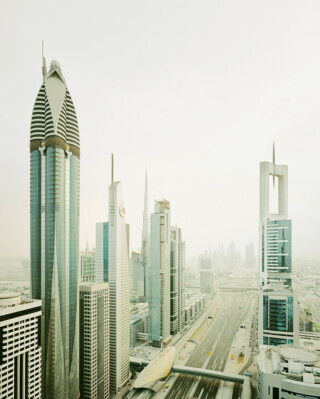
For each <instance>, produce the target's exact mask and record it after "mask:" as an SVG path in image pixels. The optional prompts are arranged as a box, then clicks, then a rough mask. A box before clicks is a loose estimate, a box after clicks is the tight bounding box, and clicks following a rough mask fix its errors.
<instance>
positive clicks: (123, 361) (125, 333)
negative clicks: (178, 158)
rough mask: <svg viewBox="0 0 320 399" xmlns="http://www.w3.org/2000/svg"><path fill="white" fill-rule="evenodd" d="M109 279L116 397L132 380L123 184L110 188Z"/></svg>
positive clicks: (111, 354)
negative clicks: (130, 370) (130, 372)
mask: <svg viewBox="0 0 320 399" xmlns="http://www.w3.org/2000/svg"><path fill="white" fill-rule="evenodd" d="M108 237H109V238H108V276H109V289H110V390H111V392H112V393H113V394H116V393H117V392H118V391H119V390H120V389H121V387H123V386H124V385H125V384H126V383H127V382H128V379H129V365H130V362H129V349H130V292H129V279H130V277H129V242H128V240H129V229H128V226H127V225H126V222H125V207H124V204H123V198H122V187H121V183H120V182H114V181H113V172H112V183H111V185H110V187H109V229H108Z"/></svg>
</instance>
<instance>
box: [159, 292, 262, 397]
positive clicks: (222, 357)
mask: <svg viewBox="0 0 320 399" xmlns="http://www.w3.org/2000/svg"><path fill="white" fill-rule="evenodd" d="M223 296H224V301H223V304H222V306H221V309H220V312H219V313H218V315H217V316H216V318H215V320H214V322H213V323H212V325H211V326H210V328H209V330H208V331H207V333H206V335H205V337H204V338H203V339H202V341H201V342H200V343H199V344H198V345H197V346H196V347H195V349H194V350H193V352H192V353H191V355H190V358H189V359H188V361H187V362H186V366H190V367H201V368H207V369H211V370H217V371H223V370H224V367H225V364H226V361H227V357H228V354H229V351H230V349H231V345H232V341H233V338H234V334H235V332H236V331H237V330H238V328H239V327H240V325H241V322H242V320H243V319H245V317H246V315H247V314H248V312H249V309H250V303H251V301H252V300H253V299H254V298H255V295H254V294H249V293H245V292H243V293H242V292H237V294H232V293H223ZM209 353H211V354H209ZM220 382H221V381H220V380H214V379H209V378H200V379H199V378H195V377H189V376H182V375H181V376H180V375H179V376H178V377H177V379H176V380H175V382H174V383H173V385H172V386H171V387H170V389H169V391H168V394H167V395H166V399H176V398H181V399H182V398H188V397H189V396H192V397H195V398H198V399H211V398H215V397H216V394H217V392H218V389H219V385H220ZM238 394H239V393H238Z"/></svg>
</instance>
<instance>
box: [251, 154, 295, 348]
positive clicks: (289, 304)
mask: <svg viewBox="0 0 320 399" xmlns="http://www.w3.org/2000/svg"><path fill="white" fill-rule="evenodd" d="M270 180H272V183H273V184H272V185H273V189H274V190H275V189H276V188H278V190H277V191H278V192H277V193H276V194H277V200H278V209H277V210H276V211H275V212H273V213H271V212H270V185H271V184H270V183H271V181H270ZM259 265H260V266H259V267H260V290H259V325H258V341H259V345H262V344H264V345H282V344H289V345H297V344H298V340H299V322H298V301H297V295H296V293H295V292H294V291H293V289H292V282H291V272H292V256H291V220H289V219H288V166H287V165H276V164H275V157H274V152H273V163H270V162H261V163H260V259H259Z"/></svg>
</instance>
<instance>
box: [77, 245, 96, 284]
mask: <svg viewBox="0 0 320 399" xmlns="http://www.w3.org/2000/svg"><path fill="white" fill-rule="evenodd" d="M80 263H81V282H89V281H91V282H93V281H96V252H95V250H93V251H89V250H86V251H82V252H80Z"/></svg>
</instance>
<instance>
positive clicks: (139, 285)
mask: <svg viewBox="0 0 320 399" xmlns="http://www.w3.org/2000/svg"><path fill="white" fill-rule="evenodd" d="M131 279H132V289H133V291H134V292H135V293H136V294H137V295H138V300H139V301H144V300H145V295H144V289H145V284H144V283H145V269H144V265H143V255H142V254H140V253H138V252H135V251H132V252H131Z"/></svg>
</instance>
